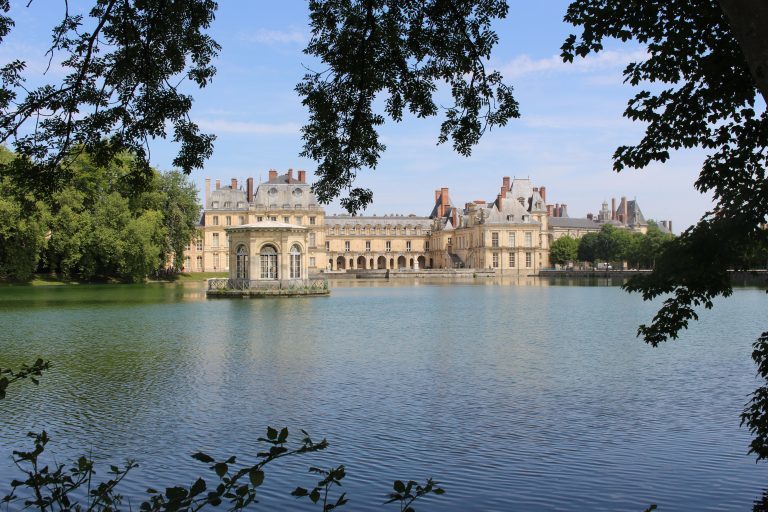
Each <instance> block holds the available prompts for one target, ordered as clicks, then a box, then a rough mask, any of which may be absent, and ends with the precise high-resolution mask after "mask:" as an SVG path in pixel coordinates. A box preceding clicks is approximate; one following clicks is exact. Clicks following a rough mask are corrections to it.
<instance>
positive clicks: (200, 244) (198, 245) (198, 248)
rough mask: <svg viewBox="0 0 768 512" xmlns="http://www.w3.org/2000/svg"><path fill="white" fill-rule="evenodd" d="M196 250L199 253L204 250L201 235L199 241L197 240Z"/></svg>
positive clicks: (198, 236) (198, 237)
mask: <svg viewBox="0 0 768 512" xmlns="http://www.w3.org/2000/svg"><path fill="white" fill-rule="evenodd" d="M195 249H197V250H198V251H202V250H203V237H201V236H200V235H197V239H196V240H195Z"/></svg>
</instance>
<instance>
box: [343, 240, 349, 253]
mask: <svg viewBox="0 0 768 512" xmlns="http://www.w3.org/2000/svg"><path fill="white" fill-rule="evenodd" d="M344 252H349V240H344Z"/></svg>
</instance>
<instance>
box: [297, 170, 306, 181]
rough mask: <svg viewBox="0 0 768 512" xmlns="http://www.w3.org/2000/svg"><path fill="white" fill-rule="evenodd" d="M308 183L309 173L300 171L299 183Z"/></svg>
mask: <svg viewBox="0 0 768 512" xmlns="http://www.w3.org/2000/svg"><path fill="white" fill-rule="evenodd" d="M306 182H307V171H304V170H300V171H299V183H306Z"/></svg>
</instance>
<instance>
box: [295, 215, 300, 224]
mask: <svg viewBox="0 0 768 512" xmlns="http://www.w3.org/2000/svg"><path fill="white" fill-rule="evenodd" d="M294 218H295V219H296V225H297V226H301V216H299V215H297V216H296V217H294Z"/></svg>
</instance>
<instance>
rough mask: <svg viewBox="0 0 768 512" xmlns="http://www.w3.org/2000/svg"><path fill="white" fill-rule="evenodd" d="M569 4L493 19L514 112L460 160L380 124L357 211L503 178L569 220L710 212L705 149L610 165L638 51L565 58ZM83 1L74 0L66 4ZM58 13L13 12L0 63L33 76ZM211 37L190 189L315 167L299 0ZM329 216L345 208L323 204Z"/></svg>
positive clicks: (492, 188) (257, 4)
mask: <svg viewBox="0 0 768 512" xmlns="http://www.w3.org/2000/svg"><path fill="white" fill-rule="evenodd" d="M52 4H53V5H56V6H57V8H55V9H52V8H51V5H52ZM73 4H74V5H73ZM567 4H568V2H565V1H559V0H547V1H546V2H523V1H511V2H510V15H509V17H508V18H507V19H506V20H503V21H502V22H500V23H498V25H497V26H496V30H497V32H498V33H499V36H500V44H499V46H498V47H497V50H496V52H495V55H494V58H493V60H492V65H493V66H494V67H496V68H498V69H500V70H501V71H502V72H503V75H504V77H505V79H506V80H507V83H510V84H512V86H513V87H514V89H515V96H516V98H517V100H518V101H519V103H520V110H521V114H522V117H521V119H518V120H513V121H512V122H511V123H510V124H509V125H508V126H506V127H504V128H500V129H496V130H494V131H492V132H490V133H487V134H486V135H485V136H484V138H483V139H482V141H481V142H480V144H479V145H478V146H477V147H476V148H475V149H474V151H473V154H472V156H471V157H470V158H464V157H461V156H459V155H457V154H455V153H454V152H453V151H452V149H451V147H450V145H443V146H437V145H436V141H437V134H438V129H439V123H440V119H439V118H435V119H430V120H417V119H408V118H407V119H405V120H404V121H403V122H402V123H399V124H395V123H392V122H390V123H388V124H387V125H386V126H385V127H383V128H382V129H381V131H380V133H381V136H382V140H383V141H384V143H385V144H386V145H387V151H386V153H384V155H383V156H382V158H381V160H380V163H379V166H378V167H377V168H376V169H375V170H373V171H371V170H363V171H361V173H360V174H359V177H358V185H359V186H365V187H369V188H371V189H372V190H373V192H374V203H373V205H372V206H370V207H369V208H368V210H367V211H366V214H373V213H376V214H379V215H381V214H385V213H394V212H396V213H405V214H408V213H415V214H417V215H427V214H428V213H429V211H430V210H431V207H432V202H433V198H434V195H433V193H434V190H435V189H436V188H440V187H449V188H450V190H451V196H452V198H453V199H454V201H455V202H457V203H460V204H463V203H464V202H466V201H470V200H473V199H493V198H495V196H496V194H497V192H498V189H499V186H500V185H501V179H502V177H503V176H514V177H530V178H531V179H532V180H533V181H534V183H535V184H536V185H538V186H542V185H543V186H546V187H547V200H548V202H551V203H555V202H557V203H566V204H568V210H569V213H570V215H571V216H572V217H575V216H584V215H585V214H586V213H588V212H595V213H596V212H597V211H598V210H599V209H600V204H601V203H602V201H603V200H608V201H609V202H610V199H611V198H612V197H616V198H620V197H621V196H627V198H630V199H632V198H636V199H637V200H638V202H639V204H640V206H641V208H642V210H643V212H644V214H645V216H646V217H647V218H654V219H659V220H661V219H669V220H672V221H673V227H674V231H675V232H680V231H681V230H682V229H684V228H685V227H687V226H688V225H690V224H692V223H694V222H696V220H697V219H698V218H699V217H700V216H701V215H702V214H703V213H704V212H705V211H706V210H708V209H709V208H711V205H712V203H711V200H710V199H709V198H708V197H705V196H703V195H701V194H699V193H698V192H697V191H696V190H695V189H694V188H693V182H694V180H695V179H696V176H697V175H698V171H699V169H700V167H701V163H702V161H703V160H704V157H705V154H704V153H703V152H702V151H700V150H686V151H680V152H678V153H675V154H673V155H672V158H671V160H670V161H668V162H666V163H665V164H653V165H651V166H650V167H649V168H647V169H644V170H641V171H636V170H627V171H624V172H622V173H620V174H617V173H615V172H613V171H612V169H611V163H612V161H611V155H612V154H613V152H614V150H615V149H616V147H617V146H619V145H623V144H633V143H635V142H637V141H638V140H639V139H640V136H641V134H642V129H643V126H642V125H641V124H639V123H632V122H630V121H628V120H625V119H624V118H622V117H621V113H622V112H623V110H624V107H625V105H626V102H627V100H628V99H629V98H630V96H631V95H632V92H633V89H632V88H631V87H630V86H628V85H624V84H623V83H622V76H621V71H622V69H623V68H624V66H626V64H627V63H628V62H630V61H632V60H637V59H638V58H642V56H643V49H642V47H639V46H636V45H632V44H622V43H618V42H617V43H616V44H613V45H607V46H606V50H605V51H604V52H602V53H601V54H598V55H597V56H596V57H591V58H589V59H587V60H581V61H579V62H577V63H575V64H564V63H562V62H561V60H560V58H559V57H558V55H559V52H560V50H559V48H560V45H561V44H562V42H563V40H564V39H565V37H566V36H567V35H568V34H569V33H571V32H573V31H574V29H573V28H572V27H570V26H569V25H567V24H565V23H563V22H562V17H563V14H564V13H565V9H566V7H567ZM87 5H88V3H87V2H85V3H84V2H72V1H70V9H74V10H77V9H78V8H80V9H82V8H83V7H82V6H87ZM62 13H63V2H61V3H59V2H43V1H38V2H33V3H32V5H31V6H30V7H29V8H26V7H15V8H14V11H12V16H14V18H15V19H16V22H17V27H16V29H15V30H14V31H13V32H12V34H11V36H10V37H9V38H8V39H7V41H6V42H5V43H4V44H3V45H2V46H0V60H2V61H3V62H6V61H7V60H9V59H10V58H17V57H21V58H24V59H26V60H27V61H28V64H29V69H30V71H32V72H37V73H39V72H41V71H42V69H44V62H46V59H45V57H44V52H45V49H46V45H47V44H48V42H49V41H50V27H51V26H52V24H53V23H54V22H55V21H56V19H57V17H58V16H61V14H62ZM211 35H212V36H213V37H214V39H216V40H217V41H218V42H219V43H220V44H221V45H222V51H221V54H220V57H219V59H218V61H217V63H216V66H217V68H218V73H217V75H216V77H215V78H214V81H213V83H212V84H211V85H209V86H208V87H207V88H206V89H204V90H202V91H195V92H194V93H193V94H194V97H195V106H194V109H193V112H192V115H193V119H194V120H195V121H196V122H198V123H199V124H200V125H201V127H202V128H203V129H204V130H206V131H209V132H213V133H216V135H217V136H218V139H217V141H216V145H215V153H214V155H213V157H212V158H211V159H210V160H209V161H208V162H207V164H206V167H205V169H204V170H199V171H195V172H194V173H193V174H192V178H193V180H194V181H195V183H197V185H198V187H199V188H200V189H201V190H202V188H203V182H204V179H205V177H206V176H208V177H210V178H211V179H212V181H215V180H216V179H220V180H222V182H223V183H228V182H229V180H230V178H232V177H236V178H239V179H241V180H242V179H244V178H245V177H247V176H253V177H255V178H256V179H258V178H259V177H260V176H261V177H266V176H267V172H268V170H269V169H270V168H274V169H278V170H280V171H281V172H284V171H285V170H286V169H288V168H289V167H290V168H294V169H306V170H307V171H308V173H307V174H308V175H312V173H313V172H314V168H315V166H314V163H313V162H312V161H310V160H306V159H302V158H299V157H298V153H299V151H300V149H301V137H300V133H299V129H300V127H301V125H302V124H303V123H304V122H305V120H306V118H307V114H306V111H305V110H304V108H303V107H302V106H301V100H300V98H299V97H298V96H297V95H296V93H295V92H294V90H293V89H294V86H295V85H296V83H297V82H298V81H299V80H300V79H301V77H302V75H303V73H304V71H305V66H306V67H309V68H312V67H313V66H316V62H315V61H313V60H312V59H311V58H309V57H308V56H306V55H304V54H303V53H302V49H303V48H304V46H305V44H306V42H307V39H308V37H309V30H308V26H307V5H306V1H305V0H283V1H281V2H266V1H250V2H234V1H231V0H230V1H221V2H220V6H219V11H218V14H217V19H216V21H215V23H214V26H213V27H212V30H211ZM57 73H60V71H59V70H57V69H56V68H55V67H54V69H53V70H51V71H49V73H48V80H50V81H54V80H56V78H57ZM443 103H444V104H445V103H447V98H446V101H444V102H443ZM151 149H152V163H153V165H155V166H156V167H158V168H159V169H163V170H168V169H170V168H171V162H172V160H173V157H174V156H175V153H176V147H175V146H174V145H173V144H171V143H169V142H164V141H155V142H154V143H153V145H152V148H151ZM328 211H329V212H330V213H334V212H341V211H342V210H341V208H339V206H338V204H332V205H330V206H329V207H328Z"/></svg>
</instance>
